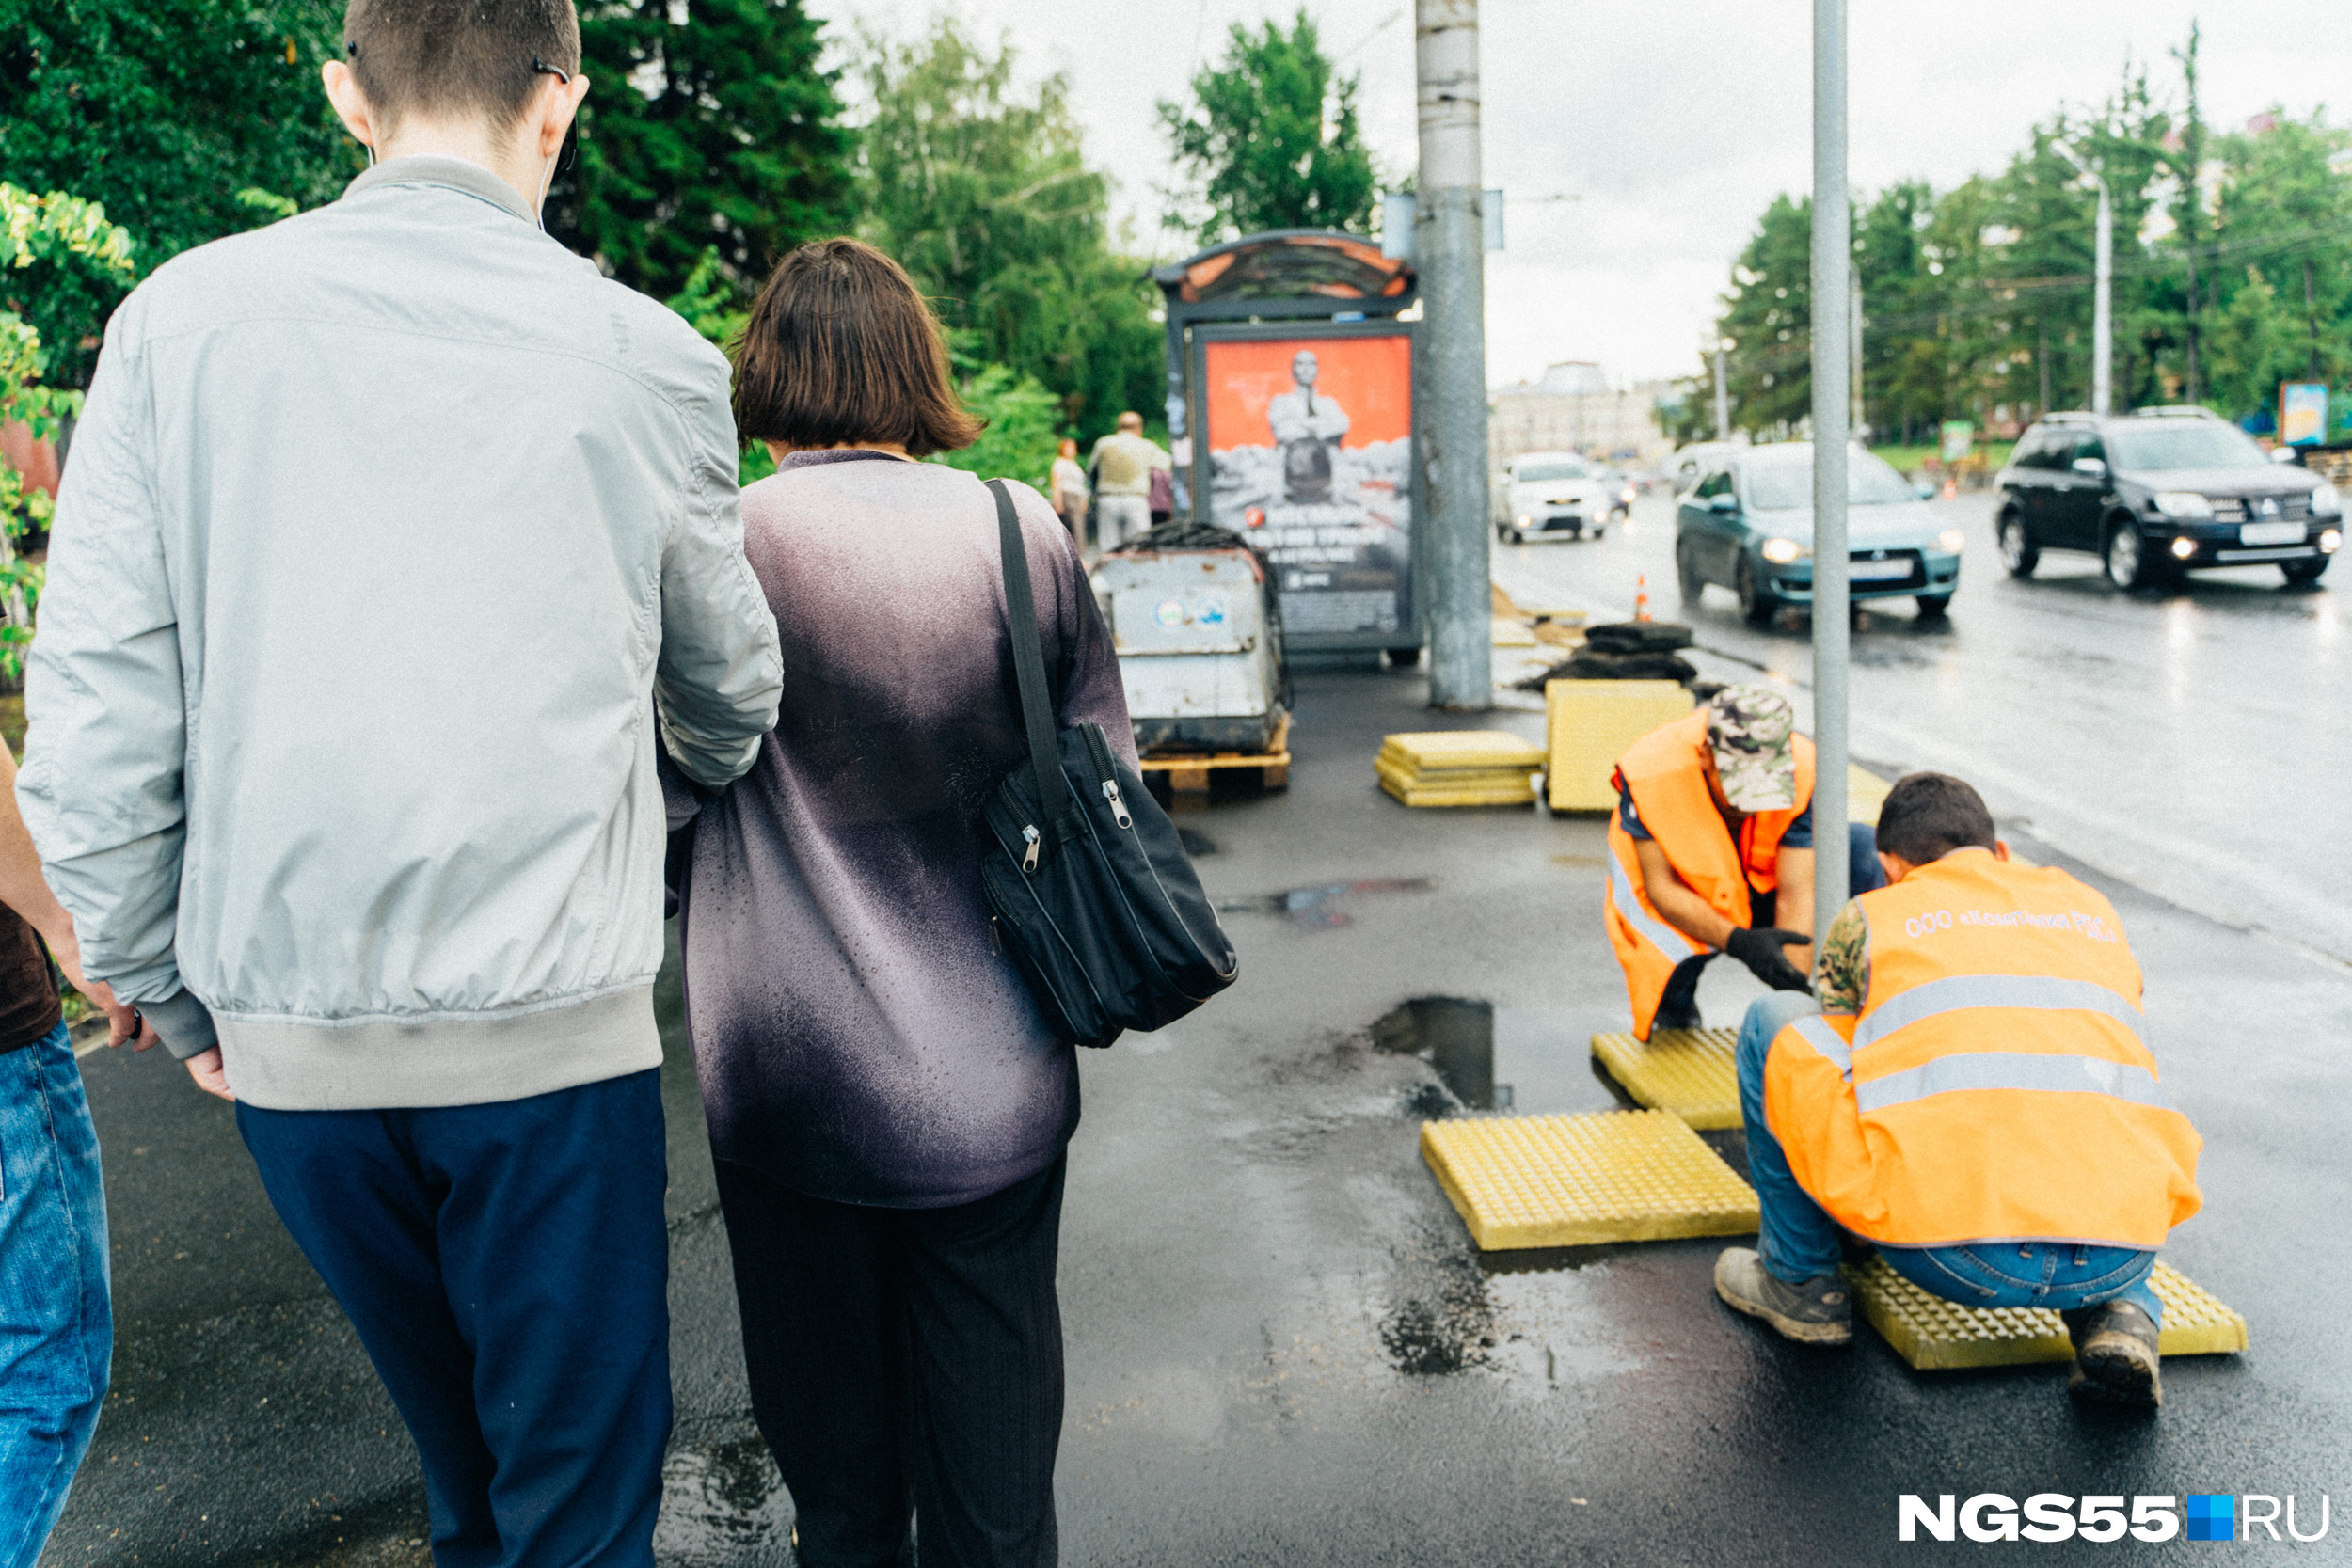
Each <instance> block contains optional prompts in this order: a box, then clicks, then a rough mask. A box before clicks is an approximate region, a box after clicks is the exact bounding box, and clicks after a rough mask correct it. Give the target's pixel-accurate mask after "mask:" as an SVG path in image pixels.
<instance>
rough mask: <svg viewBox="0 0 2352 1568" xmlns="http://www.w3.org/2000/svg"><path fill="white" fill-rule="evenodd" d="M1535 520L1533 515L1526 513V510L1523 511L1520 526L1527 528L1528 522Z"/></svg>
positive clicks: (1520, 515)
mask: <svg viewBox="0 0 2352 1568" xmlns="http://www.w3.org/2000/svg"><path fill="white" fill-rule="evenodd" d="M1534 520H1535V519H1534V518H1533V517H1531V516H1529V515H1527V514H1526V513H1524V512H1522V513H1520V514H1519V527H1521V528H1525V527H1526V526H1527V525H1528V524H1530V523H1532V522H1534Z"/></svg>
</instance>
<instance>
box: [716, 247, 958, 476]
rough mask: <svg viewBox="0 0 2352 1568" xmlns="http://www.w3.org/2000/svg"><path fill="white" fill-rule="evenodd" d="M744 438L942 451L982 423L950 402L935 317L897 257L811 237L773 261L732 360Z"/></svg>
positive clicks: (922, 453) (917, 453)
mask: <svg viewBox="0 0 2352 1568" xmlns="http://www.w3.org/2000/svg"><path fill="white" fill-rule="evenodd" d="M735 423H736V427H737V428H738V429H739V430H740V431H741V432H742V435H743V438H744V439H745V440H747V441H778V442H782V443H783V444H785V445H787V446H794V447H837V446H843V445H850V446H866V445H872V444H875V443H878V442H889V443H891V444H894V445H898V446H903V447H905V448H906V449H907V455H908V456H910V457H929V456H930V455H931V454H932V453H933V452H939V451H956V450H957V449H958V448H960V447H968V446H970V445H971V444H972V443H973V442H974V441H976V440H977V439H979V435H980V432H981V430H982V429H984V428H986V426H985V422H984V421H982V420H977V419H975V418H974V417H973V416H972V415H970V414H968V413H966V412H965V411H964V409H963V405H962V404H961V403H959V402H957V401H956V394H955V388H954V387H953V385H952V384H951V383H950V381H949V379H948V374H947V344H946V341H945V340H944V339H942V338H941V336H940V333H939V320H938V318H937V317H935V316H933V315H932V314H931V308H930V306H929V305H928V304H926V303H925V302H924V299H923V296H922V294H921V293H919V292H918V291H917V290H916V289H915V287H914V279H912V278H910V277H907V275H906V270H905V269H904V268H903V267H901V266H899V265H898V262H896V261H892V260H891V259H890V258H889V257H887V256H884V255H883V254H882V252H881V251H879V250H876V249H875V248H874V247H873V246H872V245H866V243H864V242H863V241H860V240H812V241H810V242H809V243H808V244H806V245H803V246H801V247H800V248H799V249H798V250H795V251H794V252H792V254H791V255H789V256H787V257H786V258H785V259H784V260H783V261H779V262H778V263H777V264H776V270H775V274H774V276H772V277H770V278H769V279H768V284H767V287H765V288H763V289H761V290H760V291H759V298H757V299H756V300H755V301H753V303H752V314H751V319H750V320H749V321H748V322H746V323H745V324H744V326H743V338H742V341H741V343H740V345H739V350H738V352H737V354H736V356H735Z"/></svg>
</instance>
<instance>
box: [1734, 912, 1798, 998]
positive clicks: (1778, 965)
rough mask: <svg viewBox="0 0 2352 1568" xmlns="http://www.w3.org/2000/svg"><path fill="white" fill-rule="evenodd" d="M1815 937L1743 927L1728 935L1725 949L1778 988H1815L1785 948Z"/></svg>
mask: <svg viewBox="0 0 2352 1568" xmlns="http://www.w3.org/2000/svg"><path fill="white" fill-rule="evenodd" d="M1812 940H1813V939H1812V938H1811V937H1808V936H1806V935H1804V933H1803V932H1801V931H1783V930H1779V929H1777V928H1775V927H1764V928H1763V929H1761V930H1756V929H1750V928H1748V927H1741V928H1740V929H1739V930H1736V931H1734V932H1732V933H1731V935H1729V936H1728V937H1725V938H1724V952H1726V953H1728V954H1730V955H1731V956H1732V957H1733V958H1737V959H1739V960H1740V962H1741V963H1743V964H1746V965H1747V966H1748V973H1749V974H1753V975H1755V976H1756V978H1757V979H1759V980H1761V981H1763V982H1764V983H1765V984H1766V985H1768V986H1770V987H1772V989H1773V990H1812V989H1813V985H1812V982H1811V981H1809V980H1807V979H1806V978H1805V977H1804V971H1803V970H1801V969H1799V968H1798V967H1797V966H1796V965H1795V964H1792V963H1790V962H1789V961H1788V956H1787V955H1786V954H1784V953H1782V952H1781V949H1782V948H1784V947H1792V946H1796V947H1801V946H1803V945H1804V943H1806V942H1811V941H1812Z"/></svg>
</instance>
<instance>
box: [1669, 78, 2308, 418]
mask: <svg viewBox="0 0 2352 1568" xmlns="http://www.w3.org/2000/svg"><path fill="white" fill-rule="evenodd" d="M2196 43H2197V40H2196V38H2195V35H2194V34H2192V35H2191V39H2190V41H2189V44H2188V45H2187V46H2186V47H2185V48H2184V49H2182V50H2180V51H2178V52H2176V55H2175V57H2176V58H2177V59H2178V60H2179V61H2180V63H2181V65H2182V68H2183V71H2184V82H2183V93H2182V100H2181V102H2180V103H2179V104H2178V105H2174V104H2170V103H2165V102H2162V101H2160V99H2159V97H2158V95H2157V94H2156V93H2155V92H2154V91H2153V90H2152V89H2151V87H2150V86H2149V82H2148V78H2147V74H2146V73H2145V72H2144V71H2127V72H2126V73H2125V75H2124V76H2123V78H2122V81H2121V83H2120V84H2119V86H2118V87H2117V89H2116V91H2115V92H2114V93H2113V94H2112V95H2110V97H2109V98H2108V99H2107V101H2106V103H2105V104H2103V105H2101V106H2099V107H2098V108H2096V109H2091V110H2068V111H2064V112H2061V113H2059V114H2058V115H2055V116H2053V117H2052V118H2051V119H2049V120H2048V121H2046V122H2045V123H2043V124H2042V125H2039V126H2037V127H2035V129H2034V131H2033V134H2032V136H2031V138H2030V141H2029V142H2028V145H2027V146H2026V147H2025V148H2024V149H2023V150H2020V151H2019V152H2018V153H2017V154H2016V155H2015V156H2014V157H2013V158H2011V159H2010V163H2009V166H2007V167H2006V168H2005V169H2003V170H2001V171H2000V172H1999V173H1997V174H1994V175H1989V176H1977V177H1972V178H1971V179H1968V180H1966V181H1963V182H1961V183H1960V184H1958V185H1957V186H1955V187H1953V188H1952V189H1950V190H1948V191H1944V192H1941V193H1939V192H1937V191H1935V190H1932V189H1931V188H1930V187H1929V186H1927V185H1926V184H1924V183H1919V182H1900V183H1898V184H1895V185H1892V186H1889V187H1887V188H1886V189H1885V190H1883V191H1881V192H1879V193H1877V195H1875V196H1873V197H1868V198H1865V199H1863V200H1861V201H1860V202H1858V203H1857V206H1856V209H1855V213H1854V217H1853V232H1854V273H1855V277H1856V278H1857V279H1858V280H1859V282H1860V284H1861V286H1862V291H1863V300H1864V312H1865V319H1866V325H1865V331H1864V339H1863V341H1864V371H1863V381H1864V387H1865V389H1866V393H1867V405H1868V406H1867V423H1868V424H1869V425H1870V426H1871V427H1872V429H1873V431H1874V432H1875V433H1877V434H1878V435H1879V436H1882V437H1884V438H1895V439H1899V440H1906V441H1907V440H1913V439H1920V440H1924V439H1927V438H1928V437H1929V436H1930V435H1931V433H1932V431H1933V430H1934V428H1935V426H1936V424H1937V423H1938V422H1939V421H1940V420H1945V419H1968V420H1975V421H1977V422H1978V423H1979V425H1987V424H1993V423H1996V422H1998V420H1997V418H1996V416H1998V415H2000V414H2003V413H2005V414H2006V415H2007V416H2008V417H2009V418H2010V419H2013V420H2021V421H2022V420H2026V419H2030V418H2031V417H2032V416H2033V415H2034V413H2036V412H2037V411H2039V410H2042V409H2045V408H2082V407H2088V406H2089V405H2090V378H2091V364H2090V325H2091V272H2092V242H2093V233H2094V227H2095V214H2096V209H2097V197H2096V195H2095V193H2094V191H2093V190H2092V189H2091V188H2090V184H2089V182H2087V181H2086V180H2084V179H2083V178H2082V176H2081V174H2080V172H2079V171H2078V170H2077V169H2076V168H2075V166H2074V164H2073V163H2072V162H2070V161H2069V160H2068V159H2067V158H2066V157H2065V155H2064V154H2063V152H2062V151H2061V150H2060V149H2061V148H2062V147H2071V148H2073V149H2074V150H2075V151H2076V153H2077V154H2078V155H2079V156H2081V157H2082V158H2083V159H2084V160H2085V161H2087V162H2089V163H2090V165H2092V166H2094V167H2096V168H2097V169H2099V170H2100V171H2101V172H2102V173H2103V174H2104V176H2105V178H2106V182H2107V184H2108V187H2109V189H2110V191H2111V192H2112V195H2113V200H2114V210H2115V282H2114V293H2113V298H2114V317H2115V354H2114V362H2113V363H2114V374H2115V389H2114V397H2115V406H2116V407H2117V408H2119V409H2124V408H2131V407H2135V406H2141V405H2145V404H2157V403H2181V402H2203V403H2205V404H2208V405H2210V406H2212V407H2213V408H2214V409H2216V411H2217V412H2220V413H2222V414H2225V415H2227V416H2230V417H2232V418H2240V417H2245V416H2249V415H2258V414H2260V413H2261V412H2262V411H2264V410H2268V409H2274V408H2275V404H2276V402H2277V398H2278V391H2279V384H2280V382H2281V381H2284V380H2290V379H2295V380H2303V379H2309V380H2317V381H2325V382H2328V384H2330V385H2331V386H2333V387H2335V388H2338V394H2337V395H2338V397H2339V398H2340V399H2347V400H2352V388H2346V382H2347V380H2352V247H2347V245H2346V244H2345V242H2346V240H2347V239H2352V156H2347V152H2348V151H2352V133H2347V132H2345V131H2344V130H2342V129H2339V128H2336V127H2333V126H2330V125H2328V123H2327V121H2326V119H2325V118H2324V116H2322V115H2321V114H2319V113H2314V114H2312V116H2310V117H2308V118H2305V119H2297V118H2296V117H2294V116H2291V115H2289V114H2287V113H2285V112H2284V111H2283V110H2279V109H2273V110H2272V111H2271V112H2270V113H2269V114H2267V115H2265V116H2261V117H2257V119H2256V121H2255V122H2254V127H2253V128H2251V129H2249V130H2247V131H2245V132H2240V133H2233V134H2229V135H2217V134H2215V133H2213V132H2212V131H2211V130H2210V129H2209V128H2208V127H2206V126H2205V125H2204V124H2203V122H2202V115H2201V108H2200V106H2199V104H2198V102H2197V99H2196V95H2195V83H2194V76H2193V72H2194V67H2195V57H2196ZM1810 243H1811V214H1810V212H1809V210H1808V207H1807V204H1806V203H1804V202H1803V201H1800V200H1794V199H1791V198H1787V197H1783V198H1780V199H1779V200H1777V201H1775V202H1774V203H1773V204H1772V206H1771V207H1770V208H1768V209H1767V210H1766V212H1765V214H1764V215H1763V217H1762V219H1761V220H1760V222H1759V223H1758V225H1757V229H1756V234H1755V236H1754V237H1753V238H1752V239H1751V240H1750V241H1749V244H1748V245H1747V247H1746V248H1745V249H1744V250H1743V251H1742V252H1741V255H1740V262H1739V264H1738V266H1736V267H1735V268H1734V269H1733V275H1732V286H1731V288H1730V289H1729V290H1727V291H1726V292H1725V293H1724V302H1723V313H1722V315H1721V317H1720V320H1719V325H1720V326H1721V328H1722V330H1723V332H1724V335H1725V336H1727V337H1729V338H1731V339H1732V340H1734V341H1735V343H1736V345H1737V346H1736V348H1735V349H1734V350H1733V352H1732V353H1731V355H1730V356H1729V366H1730V371H1731V384H1732V391H1733V398H1734V404H1735V406H1734V420H1735V422H1737V423H1738V424H1739V425H1740V426H1741V427H1742V428H1744V429H1747V430H1750V431H1753V432H1756V433H1759V434H1767V435H1787V434H1791V433H1793V432H1794V430H1795V429H1796V427H1797V425H1798V424H1799V423H1800V422H1801V421H1803V420H1804V418H1805V417H1806V415H1807V413H1808V411H1809V409H1810V404H1811V386H1810V380H1809V372H1810V355H1811V352H1812V341H1811V314H1810V309H1809V303H1808V300H1807V295H1808V293H1809V271H1810V268H1809V261H1808V255H1807V251H1808V247H1809V245H1810ZM1690 386H1691V387H1692V389H1693V391H1694V392H1699V393H1701V394H1702V395H1703V394H1704V391H1705V389H1706V388H1707V387H1708V381H1707V377H1706V373H1705V371H1704V368H1702V371H1701V373H1700V374H1699V375H1698V376H1696V377H1693V378H1692V382H1691V383H1690ZM1710 422H1711V421H1710Z"/></svg>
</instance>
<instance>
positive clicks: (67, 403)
mask: <svg viewBox="0 0 2352 1568" xmlns="http://www.w3.org/2000/svg"><path fill="white" fill-rule="evenodd" d="M134 273H135V268H134V266H133V265H132V261H131V236H130V235H129V234H128V233H126V232H125V231H124V230H122V229H121V228H119V226H117V225H115V224H111V223H108V222H107V221H106V214H105V211H104V210H103V208H101V207H100V206H98V204H97V203H95V202H91V201H84V200H82V199H81V198H78V197H74V196H69V195H66V194H65V193H64V192H61V191H52V192H50V193H49V194H47V195H45V196H35V195H33V194H32V193H31V192H30V191H23V190H19V189H17V188H16V187H15V186H14V185H6V184H0V274H5V276H6V277H8V280H9V283H10V284H11V285H14V284H15V283H16V281H17V279H18V277H20V275H22V276H24V277H36V278H45V279H46V281H47V282H48V283H49V284H50V285H51V286H52V290H53V291H59V290H67V286H68V285H70V284H72V283H74V282H76V281H77V280H78V281H82V282H87V281H88V280H91V279H112V280H113V282H114V283H115V285H116V286H117V287H121V288H127V287H128V286H129V284H130V280H131V278H132V277H133V275H134ZM12 292H13V290H12ZM68 292H70V291H68ZM48 357H49V356H47V355H45V354H44V353H43V352H42V347H41V339H40V329H39V328H38V327H36V326H35V325H32V324H31V323H29V322H27V321H26V320H24V317H23V316H21V315H19V314H17V313H15V312H14V311H13V310H12V309H11V310H9V311H6V312H0V424H22V425H24V426H25V427H26V428H27V429H28V430H30V432H31V433H32V435H33V437H34V439H36V440H46V439H48V438H50V437H52V436H56V434H57V432H58V429H59V427H60V426H61V425H62V424H63V422H64V421H65V420H67V419H70V418H71V417H72V416H73V415H74V414H77V413H79V412H80V411H81V406H82V394H81V393H80V392H78V391H71V390H66V389H63V388H56V387H49V386H43V385H42V380H43V372H44V368H45V365H46V362H47V360H48ZM49 517H50V500H49V498H48V497H47V496H46V495H44V494H42V493H41V492H40V491H38V490H33V491H28V490H26V489H25V488H24V478H23V476H21V475H20V474H18V473H17V471H16V470H15V469H13V468H11V467H8V466H7V465H5V464H0V674H4V675H6V676H7V677H8V679H10V680H15V679H18V678H19V677H21V676H22V675H23V674H24V646H25V644H26V643H28V642H30V641H32V640H33V616H32V612H33V608H34V606H35V605H36V604H37V603H38V602H39V601H40V585H41V569H40V567H39V566H37V565H35V564H33V563H32V562H27V561H25V560H24V558H23V557H21V556H20V555H19V554H18V553H17V542H18V541H19V540H21V539H23V538H24V536H25V535H26V534H27V533H30V532H32V531H36V530H45V529H46V528H47V527H48V525H49Z"/></svg>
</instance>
